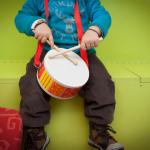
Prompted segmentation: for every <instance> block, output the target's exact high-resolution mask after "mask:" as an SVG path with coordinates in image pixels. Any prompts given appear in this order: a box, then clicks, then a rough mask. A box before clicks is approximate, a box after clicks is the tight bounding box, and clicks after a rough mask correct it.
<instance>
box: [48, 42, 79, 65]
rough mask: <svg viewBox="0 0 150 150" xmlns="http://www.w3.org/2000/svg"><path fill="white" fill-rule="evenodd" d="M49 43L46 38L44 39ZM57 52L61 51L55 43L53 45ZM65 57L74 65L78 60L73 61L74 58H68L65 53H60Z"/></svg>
mask: <svg viewBox="0 0 150 150" xmlns="http://www.w3.org/2000/svg"><path fill="white" fill-rule="evenodd" d="M46 42H47V43H48V44H49V45H50V42H49V41H48V40H47V41H46ZM53 48H54V49H55V50H56V51H57V52H61V51H60V50H61V48H59V47H57V46H56V45H54V47H53ZM62 55H63V56H64V57H65V58H66V59H68V60H69V61H70V62H72V63H73V64H74V65H77V64H78V62H77V61H75V60H74V59H72V58H70V57H69V56H68V55H67V54H62Z"/></svg>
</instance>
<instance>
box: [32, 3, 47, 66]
mask: <svg viewBox="0 0 150 150" xmlns="http://www.w3.org/2000/svg"><path fill="white" fill-rule="evenodd" d="M44 8H45V15H46V20H47V21H48V17H49V11H48V0H44ZM42 50H43V44H42V43H41V42H38V46H37V50H36V53H35V56H34V66H35V67H37V68H38V67H39V66H40V64H41V62H40V56H41V54H42Z"/></svg>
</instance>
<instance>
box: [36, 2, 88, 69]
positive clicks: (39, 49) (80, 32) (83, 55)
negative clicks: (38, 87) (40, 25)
mask: <svg viewBox="0 0 150 150" xmlns="http://www.w3.org/2000/svg"><path fill="white" fill-rule="evenodd" d="M48 1H49V0H44V8H45V15H46V20H47V22H48V18H49V7H48ZM74 19H75V23H76V27H77V34H78V41H79V43H81V40H82V36H83V34H84V31H83V27H82V21H81V16H80V11H79V4H78V0H76V3H75V7H74ZM43 46H44V44H42V43H41V42H40V41H39V42H38V46H37V50H36V53H35V56H34V66H35V67H36V68H39V67H40V65H41V62H40V56H41V54H42V50H43ZM80 56H81V58H82V59H83V60H84V61H85V63H86V64H87V66H89V63H88V57H87V52H86V50H84V49H82V48H80Z"/></svg>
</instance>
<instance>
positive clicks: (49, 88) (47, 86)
mask: <svg viewBox="0 0 150 150" xmlns="http://www.w3.org/2000/svg"><path fill="white" fill-rule="evenodd" d="M37 80H38V82H39V85H40V86H41V88H42V89H43V90H44V91H45V92H46V93H47V94H48V95H50V96H52V97H55V98H57V99H61V100H63V99H64V100H65V99H71V98H73V97H74V96H76V95H77V94H78V92H79V91H80V88H81V87H78V88H71V87H66V86H64V85H62V84H61V83H58V82H57V81H55V80H54V79H53V78H52V76H51V75H50V74H48V72H47V71H46V69H45V67H44V63H42V65H41V67H40V68H39V69H38V71H37Z"/></svg>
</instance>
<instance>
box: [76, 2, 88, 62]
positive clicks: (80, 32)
mask: <svg viewBox="0 0 150 150" xmlns="http://www.w3.org/2000/svg"><path fill="white" fill-rule="evenodd" d="M74 18H75V23H76V27H77V33H78V40H79V42H80V43H81V40H82V37H83V34H84V31H83V27H82V20H81V16H80V11H79V4H78V0H76V4H75V8H74ZM80 55H81V58H82V59H83V60H84V61H85V63H86V64H87V65H89V63H88V57H87V52H86V50H84V49H82V48H80Z"/></svg>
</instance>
